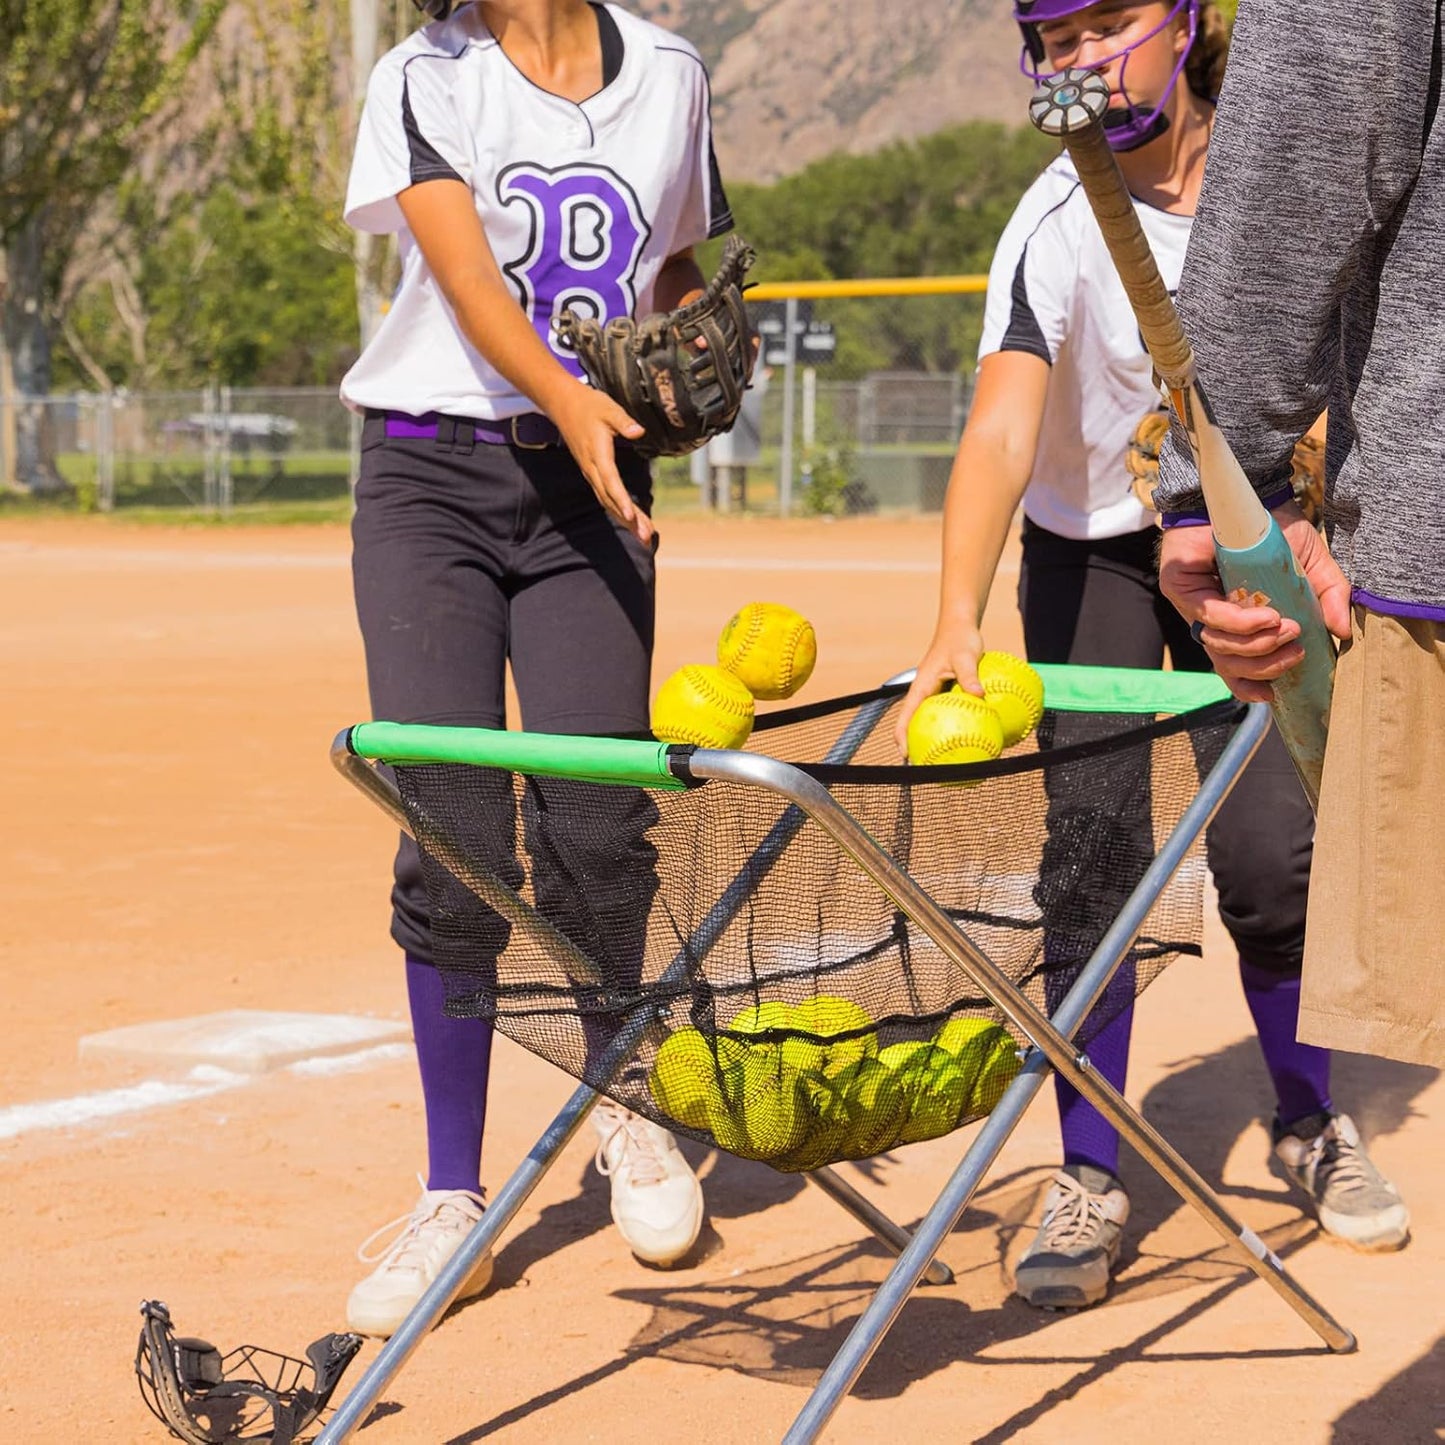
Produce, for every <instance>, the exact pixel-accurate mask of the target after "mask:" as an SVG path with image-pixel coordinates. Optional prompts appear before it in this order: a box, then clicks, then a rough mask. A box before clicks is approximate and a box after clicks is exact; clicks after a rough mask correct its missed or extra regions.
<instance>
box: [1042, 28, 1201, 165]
mask: <svg viewBox="0 0 1445 1445" xmlns="http://www.w3.org/2000/svg"><path fill="white" fill-rule="evenodd" d="M1095 3H1097V0H1015V3H1014V19H1015V20H1016V21H1018V26H1019V29H1020V30H1021V31H1022V32H1023V38H1024V44H1023V50H1022V51H1021V53H1020V55H1019V69H1020V70H1021V71H1022V72H1023V73H1024V74H1025V75H1026V76H1028V78H1029V79H1030V80H1032V81H1034V82H1035V83H1036V84H1037V83H1038V82H1039V81H1042V80H1047V79H1049V78H1051V77H1052V76H1054V75H1057V74H1058V73H1059V72H1058V71H1057V70H1048V69H1045V65H1046V63H1047V58H1048V57H1047V52H1046V50H1045V48H1044V42H1043V37H1042V36H1041V35H1040V34H1039V22H1040V21H1045V20H1061V19H1063V18H1064V17H1065V16H1067V15H1076V14H1078V12H1079V11H1080V10H1087V9H1089V7H1090V6H1091V5H1093V4H1095ZM1181 13H1183V14H1185V15H1187V16H1188V21H1189V38H1188V41H1187V42H1186V44H1185V46H1184V49H1183V50H1182V51H1181V52H1180V55H1179V59H1178V60H1177V61H1176V62H1175V65H1174V70H1173V71H1172V73H1171V74H1170V76H1169V83H1168V84H1167V85H1166V86H1165V87H1164V93H1163V94H1162V95H1161V96H1160V97H1159V99H1158V100H1157V101H1156V102H1155V103H1154V104H1153V105H1152V106H1151V107H1147V108H1146V107H1145V106H1142V105H1140V104H1138V103H1137V102H1136V101H1135V100H1134V99H1133V97H1132V96H1130V94H1129V85H1128V74H1129V58H1130V57H1131V56H1132V55H1133V53H1134V52H1135V51H1136V50H1137V49H1138V48H1139V47H1140V46H1141V45H1144V44H1147V43H1148V42H1149V41H1150V40H1152V39H1153V38H1154V37H1155V36H1156V35H1158V34H1159V32H1160V31H1161V30H1164V29H1166V28H1167V27H1168V26H1169V25H1171V24H1173V22H1174V20H1175V19H1176V18H1177V17H1178V16H1179V15H1180V14H1181ZM1198 34H1199V0H1174V4H1173V7H1172V8H1171V9H1170V11H1169V13H1168V14H1167V15H1166V16H1165V17H1164V18H1163V19H1162V20H1161V21H1160V22H1159V23H1158V24H1157V25H1156V26H1155V27H1154V28H1153V29H1152V30H1151V31H1149V33H1148V34H1147V35H1141V36H1140V37H1139V39H1138V40H1136V41H1134V42H1133V43H1132V44H1131V45H1126V46H1124V47H1123V48H1122V49H1119V50H1116V51H1114V52H1113V53H1112V54H1110V55H1107V56H1105V57H1104V59H1103V60H1102V61H1098V62H1096V63H1095V67H1094V68H1098V67H1100V66H1102V65H1107V64H1109V63H1110V62H1111V61H1114V60H1118V61H1120V65H1119V73H1118V77H1117V79H1116V80H1115V82H1114V91H1115V93H1116V94H1117V95H1119V96H1121V97H1122V98H1123V101H1124V105H1123V107H1122V108H1115V107H1112V106H1111V107H1110V108H1109V110H1107V111H1105V113H1104V134H1105V136H1106V138H1107V139H1108V142H1109V145H1110V147H1111V148H1112V149H1113V150H1116V151H1132V150H1137V149H1138V148H1139V147H1140V146H1142V145H1147V144H1148V142H1150V141H1151V140H1154V139H1156V138H1157V137H1159V136H1161V135H1163V134H1164V132H1165V131H1166V130H1168V129H1169V117H1168V116H1166V115H1165V114H1164V107H1165V105H1166V104H1167V103H1168V100H1169V97H1170V95H1171V94H1172V93H1173V91H1174V87H1175V86H1176V85H1177V84H1178V83H1179V77H1180V75H1182V74H1183V72H1184V63H1185V61H1187V60H1188V59H1189V52H1190V51H1191V50H1193V48H1194V41H1195V38H1196V36H1197V35H1198Z"/></svg>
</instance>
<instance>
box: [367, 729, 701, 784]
mask: <svg viewBox="0 0 1445 1445" xmlns="http://www.w3.org/2000/svg"><path fill="white" fill-rule="evenodd" d="M350 744H351V750H352V752H354V753H355V754H356V755H357V756H358V757H363V758H371V759H373V760H374V761H377V762H382V763H394V764H398V765H401V766H407V765H409V764H411V765H415V764H420V763H470V764H471V765H472V766H474V767H486V768H506V769H507V770H508V771H510V772H514V773H527V774H531V775H533V776H536V775H540V776H542V777H552V778H572V779H574V780H576V781H578V782H584V783H617V784H620V785H624V786H628V787H634V788H673V789H681V788H685V787H686V786H687V784H686V783H685V782H684V781H683V780H682V779H681V778H678V777H676V776H675V775H674V774H673V772H672V769H671V768H670V767H669V766H668V761H667V755H668V751H669V748H670V747H671V744H668V743H658V742H648V741H642V740H634V739H630V738H586V737H559V736H554V735H553V734H550V733H521V732H510V731H504V730H501V729H497V728H458V727H431V726H428V725H426V724H423V723H391V722H371V723H358V724H357V725H356V726H355V727H354V728H352V729H351V734H350Z"/></svg>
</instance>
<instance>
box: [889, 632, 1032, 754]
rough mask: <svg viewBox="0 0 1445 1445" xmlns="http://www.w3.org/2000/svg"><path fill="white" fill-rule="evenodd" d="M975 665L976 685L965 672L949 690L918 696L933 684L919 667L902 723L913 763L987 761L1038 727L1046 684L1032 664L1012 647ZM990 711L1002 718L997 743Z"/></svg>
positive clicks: (983, 657)
mask: <svg viewBox="0 0 1445 1445" xmlns="http://www.w3.org/2000/svg"><path fill="white" fill-rule="evenodd" d="M971 670H972V673H973V678H972V681H973V686H972V687H969V686H966V685H965V683H964V680H963V678H962V677H961V676H960V678H959V680H958V681H957V682H956V683H955V684H954V685H953V687H951V688H950V689H948V691H946V692H934V693H931V694H925V695H924V696H923V697H922V698H921V699H920V700H916V701H915V694H916V693H917V692H919V691H920V685H921V684H922V685H927V684H925V682H924V679H925V676H926V674H925V673H924V670H923V669H922V668H920V669H919V672H918V675H917V676H916V677H915V678H914V682H913V686H912V687H911V688H910V689H909V691H908V695H907V697H905V698H904V705H903V708H902V716H901V718H900V720H899V724H898V729H899V731H900V732H901V733H902V736H903V747H904V755H905V756H906V757H907V758H908V760H909V762H911V763H943V762H949V763H962V762H981V761H983V760H984V759H986V758H988V757H997V756H998V755H999V753H1001V752H1002V751H1003V750H1004V749H1005V748H1011V747H1013V746H1014V744H1015V743H1019V742H1022V741H1023V739H1024V738H1026V737H1027V736H1028V735H1029V734H1030V733H1031V732H1032V731H1033V730H1034V728H1036V727H1037V726H1038V723H1039V719H1040V718H1041V717H1042V716H1043V714H1044V684H1043V680H1042V679H1041V678H1040V677H1039V675H1038V673H1037V672H1035V671H1034V670H1033V668H1031V667H1030V666H1029V665H1028V663H1026V662H1025V661H1024V660H1023V659H1022V658H1020V657H1015V656H1013V654H1012V653H1008V652H981V653H979V654H977V656H976V659H975V660H974V662H973V665H972V669H971ZM946 676H947V674H946V673H945V674H942V675H941V677H940V678H939V679H938V680H942V679H943V678H946ZM932 685H933V686H936V685H937V681H935V682H934V683H933V684H932ZM946 699H952V701H945V700H946ZM910 705H911V706H910ZM987 713H992V714H993V716H994V717H995V718H996V719H997V721H998V729H999V742H998V746H997V747H994V746H993V730H992V728H991V727H990V726H989V724H988V720H987V717H986V716H985V714H987ZM989 749H992V751H989Z"/></svg>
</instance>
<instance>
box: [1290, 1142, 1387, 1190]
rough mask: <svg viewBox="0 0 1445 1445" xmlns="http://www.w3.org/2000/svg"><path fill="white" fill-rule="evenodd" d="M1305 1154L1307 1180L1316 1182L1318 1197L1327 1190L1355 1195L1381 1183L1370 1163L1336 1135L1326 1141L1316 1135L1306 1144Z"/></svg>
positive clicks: (1361, 1150) (1357, 1148)
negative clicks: (1307, 1151)
mask: <svg viewBox="0 0 1445 1445" xmlns="http://www.w3.org/2000/svg"><path fill="white" fill-rule="evenodd" d="M1309 1150H1310V1151H1309V1155H1308V1158H1307V1161H1306V1166H1307V1167H1308V1168H1309V1169H1311V1170H1312V1171H1313V1174H1312V1176H1311V1177H1312V1178H1314V1179H1315V1180H1316V1182H1317V1185H1318V1188H1319V1190H1320V1192H1321V1193H1323V1192H1324V1190H1325V1189H1327V1188H1335V1189H1340V1190H1343V1191H1344V1192H1345V1193H1359V1192H1360V1191H1361V1190H1365V1189H1374V1188H1375V1187H1376V1186H1378V1185H1380V1184H1382V1183H1383V1180H1382V1179H1381V1178H1380V1174H1379V1171H1378V1170H1377V1169H1376V1168H1375V1167H1374V1165H1373V1164H1371V1163H1370V1161H1369V1159H1368V1158H1367V1157H1366V1156H1365V1152H1364V1150H1363V1149H1361V1148H1360V1147H1359V1146H1358V1145H1356V1144H1351V1143H1350V1142H1349V1140H1348V1139H1342V1138H1340V1137H1339V1135H1338V1134H1335V1135H1332V1136H1331V1137H1330V1138H1326V1137H1325V1136H1324V1135H1323V1134H1316V1135H1315V1137H1314V1138H1313V1139H1311V1140H1310V1146H1309Z"/></svg>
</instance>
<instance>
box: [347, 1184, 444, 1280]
mask: <svg viewBox="0 0 1445 1445" xmlns="http://www.w3.org/2000/svg"><path fill="white" fill-rule="evenodd" d="M416 1182H417V1183H418V1184H420V1185H421V1186H422V1188H423V1189H425V1188H426V1185H425V1183H424V1182H423V1180H422V1177H421V1175H419V1174H418V1175H417V1180H416ZM455 1207H456V1206H455V1205H453V1204H452V1203H451V1202H450V1201H449V1200H446V1199H438V1200H436V1201H434V1202H433V1203H432V1204H431V1205H430V1206H429V1207H427V1208H422V1207H421V1206H420V1205H418V1206H417V1208H415V1209H413V1210H411V1211H410V1212H409V1213H407V1214H398V1215H397V1217H396V1218H395V1219H390V1220H388V1221H387V1222H386V1223H385V1224H383V1225H382V1226H381V1228H380V1229H374V1230H372V1232H371V1233H370V1234H368V1235H367V1236H366V1238H365V1239H363V1240H362V1241H361V1244H360V1245H359V1246H358V1248H357V1251H356V1257H357V1259H359V1260H360V1261H361V1262H362V1264H376V1263H377V1262H378V1261H379V1260H382V1259H386V1257H387V1255H388V1254H390V1255H392V1258H390V1259H387V1260H386V1263H387V1267H388V1268H389V1269H395V1268H398V1267H401V1266H403V1265H410V1263H411V1258H410V1256H411V1255H412V1254H414V1253H415V1252H417V1251H418V1249H419V1248H420V1245H421V1228H422V1225H424V1224H428V1223H430V1222H431V1221H432V1220H433V1219H435V1218H436V1217H437V1216H438V1215H439V1214H441V1212H442V1211H443V1210H445V1209H453V1208H455ZM468 1223H469V1224H470V1221H468ZM394 1230H400V1233H399V1234H397V1235H396V1237H395V1238H394V1239H392V1240H390V1241H389V1242H388V1243H386V1244H383V1245H382V1246H381V1248H380V1249H378V1250H376V1251H375V1252H374V1253H372V1252H369V1251H371V1247H372V1245H374V1244H375V1243H376V1242H377V1240H379V1239H385V1238H386V1237H387V1236H388V1235H389V1234H391V1233H392V1232H393V1231H394Z"/></svg>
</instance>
